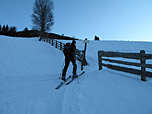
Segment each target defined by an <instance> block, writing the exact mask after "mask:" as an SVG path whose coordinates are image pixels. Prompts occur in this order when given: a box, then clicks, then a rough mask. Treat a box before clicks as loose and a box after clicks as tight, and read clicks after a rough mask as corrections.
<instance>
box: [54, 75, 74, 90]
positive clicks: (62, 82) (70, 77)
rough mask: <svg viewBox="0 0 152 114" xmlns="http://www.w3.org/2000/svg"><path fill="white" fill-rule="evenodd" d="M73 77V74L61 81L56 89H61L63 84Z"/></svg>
mask: <svg viewBox="0 0 152 114" xmlns="http://www.w3.org/2000/svg"><path fill="white" fill-rule="evenodd" d="M70 78H71V75H70V76H69V77H68V78H67V79H66V81H64V82H61V83H60V84H59V85H58V86H57V87H56V88H55V89H59V88H60V87H61V86H63V85H64V84H65V83H66V82H67V81H68V80H69V79H70Z"/></svg>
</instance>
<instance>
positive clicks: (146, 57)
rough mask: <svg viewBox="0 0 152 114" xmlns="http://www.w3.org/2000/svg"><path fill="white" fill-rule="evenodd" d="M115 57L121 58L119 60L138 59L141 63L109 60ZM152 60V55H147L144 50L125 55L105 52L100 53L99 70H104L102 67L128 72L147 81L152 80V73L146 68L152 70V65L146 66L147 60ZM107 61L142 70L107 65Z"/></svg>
mask: <svg viewBox="0 0 152 114" xmlns="http://www.w3.org/2000/svg"><path fill="white" fill-rule="evenodd" d="M108 57H110V58H113V57H119V58H127V59H129V60H130V59H136V60H139V61H140V63H135V62H128V61H124V60H123V61H122V60H114V59H109V58H108ZM149 59H152V54H145V51H144V50H141V51H140V53H123V52H105V51H98V64H99V70H101V69H102V66H104V67H108V68H110V69H114V70H119V71H123V72H128V73H132V74H137V75H140V76H141V80H142V81H146V77H151V78H152V72H149V71H146V68H149V69H152V64H146V60H149ZM105 61H107V62H109V63H116V64H123V66H124V65H130V66H134V67H140V69H141V70H137V69H134V68H128V67H122V66H118V65H113V64H105V63H104V62H105Z"/></svg>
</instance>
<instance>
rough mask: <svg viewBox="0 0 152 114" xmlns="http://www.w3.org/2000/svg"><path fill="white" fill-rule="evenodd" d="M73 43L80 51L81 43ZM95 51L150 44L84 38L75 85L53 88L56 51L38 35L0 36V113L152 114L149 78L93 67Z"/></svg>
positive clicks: (60, 58) (150, 45)
mask: <svg viewBox="0 0 152 114" xmlns="http://www.w3.org/2000/svg"><path fill="white" fill-rule="evenodd" d="M77 47H78V49H83V48H84V44H83V41H77ZM98 50H105V51H122V52H139V51H140V50H145V51H146V53H152V42H130V41H99V42H98V41H90V43H89V44H88V46H87V54H86V56H87V61H88V63H89V65H88V66H86V67H85V68H84V70H85V74H84V75H83V76H82V77H80V79H79V84H78V80H75V81H74V82H73V83H71V84H70V85H68V86H66V85H65V86H63V87H62V88H60V89H59V90H55V87H56V86H57V85H58V84H59V82H60V80H59V79H58V77H59V76H60V75H61V72H62V68H63V66H64V55H63V53H62V52H61V51H60V50H58V49H56V48H54V47H52V46H51V45H49V44H48V43H45V42H39V41H38V38H29V39H28V38H27V39H26V38H11V37H6V36H0V114H152V79H148V81H147V82H142V81H141V80H140V76H137V75H133V74H128V73H123V72H119V71H114V70H111V69H108V68H105V67H104V68H103V70H101V71H99V70H98V57H97V51H98ZM77 65H78V73H80V72H81V70H80V65H81V64H80V62H78V61H77ZM71 73H72V64H70V67H69V69H68V72H67V75H70V74H71Z"/></svg>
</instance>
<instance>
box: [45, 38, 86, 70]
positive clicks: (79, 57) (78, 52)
mask: <svg viewBox="0 0 152 114" xmlns="http://www.w3.org/2000/svg"><path fill="white" fill-rule="evenodd" d="M43 41H45V42H48V43H50V44H51V45H52V46H54V47H55V48H57V49H59V50H61V51H63V49H64V45H65V44H64V43H62V42H60V41H57V40H55V39H51V38H46V39H43ZM76 58H77V60H79V61H80V62H81V70H83V66H85V65H86V63H85V62H86V61H85V58H84V50H79V49H76Z"/></svg>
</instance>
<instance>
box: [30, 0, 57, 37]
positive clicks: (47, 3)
mask: <svg viewBox="0 0 152 114" xmlns="http://www.w3.org/2000/svg"><path fill="white" fill-rule="evenodd" d="M53 9H54V5H53V2H52V1H51V0H35V4H34V7H33V14H32V22H33V24H34V26H33V29H34V30H39V31H40V40H41V39H42V37H44V36H45V32H47V31H49V30H51V27H52V26H53V24H54V18H53V12H52V10H53Z"/></svg>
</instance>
